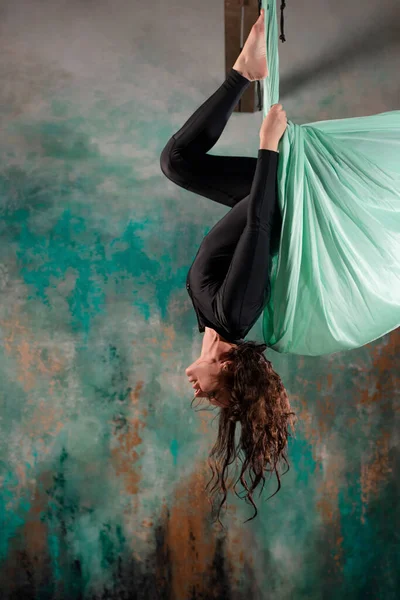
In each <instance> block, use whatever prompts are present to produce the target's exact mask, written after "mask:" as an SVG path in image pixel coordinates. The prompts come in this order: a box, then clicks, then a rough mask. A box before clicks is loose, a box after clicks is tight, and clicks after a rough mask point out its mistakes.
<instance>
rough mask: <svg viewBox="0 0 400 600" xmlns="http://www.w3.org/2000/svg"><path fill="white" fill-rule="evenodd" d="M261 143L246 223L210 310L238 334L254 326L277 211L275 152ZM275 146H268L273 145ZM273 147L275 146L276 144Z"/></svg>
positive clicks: (264, 287)
mask: <svg viewBox="0 0 400 600" xmlns="http://www.w3.org/2000/svg"><path fill="white" fill-rule="evenodd" d="M266 145H270V144H264V143H263V142H261V144H260V149H259V151H258V159H257V167H256V172H255V176H254V180H253V184H252V188H251V192H250V196H249V202H248V209H247V222H246V226H245V228H244V230H243V233H242V235H241V237H240V239H239V241H238V244H237V246H236V249H235V252H234V254H233V257H232V260H231V263H230V267H229V270H228V272H227V274H226V277H225V279H224V281H223V283H222V285H221V286H220V288H219V290H218V292H217V293H216V295H215V298H214V311H215V313H216V316H217V318H218V319H219V320H220V322H222V323H225V324H226V326H227V327H228V328H229V331H232V332H233V331H234V332H235V333H238V334H240V335H241V336H242V337H244V335H245V334H246V333H247V331H249V329H250V328H251V327H252V326H253V325H254V323H255V321H256V320H257V318H258V316H259V315H260V313H261V311H262V309H263V307H264V302H265V296H266V291H267V289H268V284H269V269H270V258H271V248H270V246H271V233H272V229H273V223H274V222H275V223H276V222H277V215H276V211H279V205H278V198H277V171H278V161H279V154H278V152H276V151H275V150H273V149H268V148H266V147H264V146H266ZM274 147H275V145H271V148H274ZM276 147H277V146H276Z"/></svg>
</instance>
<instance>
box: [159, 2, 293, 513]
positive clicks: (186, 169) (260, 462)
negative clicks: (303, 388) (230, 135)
mask: <svg viewBox="0 0 400 600" xmlns="http://www.w3.org/2000/svg"><path fill="white" fill-rule="evenodd" d="M267 75H268V67H267V61H266V44H265V29H264V11H263V10H262V11H261V14H260V17H259V19H258V20H257V21H256V23H255V24H254V25H253V27H252V30H251V32H250V34H249V37H248V38H247V41H246V43H245V45H244V47H243V50H242V52H241V54H240V55H239V57H238V59H237V61H236V62H235V64H234V66H233V68H232V69H231V71H230V72H229V73H228V76H227V78H226V80H225V82H224V83H223V84H222V85H221V87H220V88H219V89H218V90H217V91H216V92H215V93H214V94H213V95H212V96H211V97H210V98H209V99H208V100H207V101H206V102H205V103H204V104H202V105H201V106H200V108H198V109H197V110H196V112H195V113H194V114H193V115H192V116H191V117H190V118H189V120H188V121H187V122H186V123H185V125H184V126H183V127H182V128H181V129H180V130H179V131H178V132H177V133H175V135H173V136H172V138H171V139H170V140H169V142H168V143H167V145H166V146H165V148H164V150H163V152H162V155H161V161H160V162H161V169H162V171H163V173H164V174H165V175H166V176H167V177H168V178H169V179H170V180H171V181H173V182H174V183H176V184H177V185H179V186H181V187H183V188H185V189H187V190H189V191H191V192H194V193H196V194H200V195H201V196H204V197H206V198H209V199H211V200H214V201H215V202H219V203H221V204H224V205H226V206H229V207H231V210H230V211H229V212H228V213H227V214H226V215H225V216H224V217H223V218H222V219H221V220H220V221H219V222H218V223H217V224H216V225H215V226H214V227H213V228H212V229H211V231H210V232H209V233H208V234H207V236H206V237H205V238H204V240H203V242H202V244H201V246H200V248H199V250H198V252H197V255H196V257H195V260H194V262H193V264H192V266H191V268H190V270H189V272H188V276H187V281H186V288H187V290H188V293H189V295H190V297H191V299H192V302H193V306H194V309H195V311H196V315H197V321H198V326H199V331H200V332H204V337H203V345H202V350H201V354H200V356H199V358H198V359H197V360H196V361H195V362H193V363H192V364H191V365H190V366H189V367H187V369H186V375H187V377H188V378H189V381H190V382H191V383H192V384H193V388H194V389H195V390H196V391H195V398H208V399H209V402H210V403H211V404H213V405H215V406H218V407H220V409H221V410H220V420H219V431H218V439H217V442H216V444H215V445H214V447H213V449H212V451H211V454H210V458H213V459H214V465H211V468H212V471H213V478H214V476H215V477H216V482H215V484H214V486H213V487H212V492H215V491H217V492H218V491H219V492H221V493H222V500H221V502H220V504H219V508H218V515H219V512H220V509H221V507H222V505H223V504H224V502H225V500H226V496H227V487H226V476H227V468H228V465H229V464H231V463H232V462H233V460H234V458H235V457H237V456H239V455H241V458H242V457H243V459H242V468H241V473H240V475H239V479H240V482H241V484H242V485H243V487H244V489H245V490H246V499H248V501H249V502H251V504H252V505H253V507H254V508H255V514H254V516H253V517H252V518H254V517H255V516H256V514H257V508H256V506H255V504H254V501H253V492H254V490H255V488H256V487H257V486H258V484H259V483H260V482H262V485H264V483H265V477H264V473H265V472H266V471H268V472H271V473H273V472H274V473H275V474H276V476H277V480H278V489H279V487H280V480H279V473H278V467H279V463H280V461H281V459H282V460H283V461H284V462H286V464H287V461H286V454H285V453H286V446H287V438H288V435H289V427H290V425H291V419H292V414H293V413H291V411H290V405H289V401H288V397H287V393H286V390H285V388H284V386H283V385H282V381H281V379H280V377H279V375H278V374H277V373H276V372H275V371H274V369H273V368H272V365H271V363H270V362H269V361H268V360H267V359H266V358H265V356H264V354H263V351H264V350H265V349H266V345H265V344H257V343H255V342H251V341H244V339H243V338H244V336H245V335H246V334H247V332H248V331H249V330H250V329H251V327H252V326H253V325H254V323H255V322H256V320H257V319H258V317H259V316H260V314H261V312H262V310H263V307H264V304H265V301H266V298H267V294H268V284H267V282H268V274H269V268H270V258H271V254H272V253H274V252H276V242H277V241H278V240H279V233H280V225H281V216H280V212H279V205H278V200H277V167H278V159H279V153H278V144H279V140H280V138H281V137H282V135H283V134H284V132H285V129H286V127H287V119H286V113H285V111H284V110H283V108H282V106H281V105H280V104H277V105H274V106H273V107H272V108H271V110H270V111H269V113H268V115H267V116H266V118H265V119H264V121H263V123H262V127H261V130H260V146H259V151H258V157H257V158H251V157H249V158H247V157H230V156H229V157H228V156H211V155H208V154H207V152H208V151H209V150H210V149H211V148H212V147H213V146H214V145H215V143H216V142H217V140H218V139H219V137H220V136H221V134H222V131H223V130H224V128H225V125H226V123H227V121H228V119H229V117H230V116H231V114H232V112H233V109H234V107H235V106H236V104H237V103H238V101H239V99H240V97H241V95H242V94H243V92H244V91H245V90H246V89H247V88H248V86H249V85H250V82H251V81H255V80H260V79H263V78H264V77H266V76H267ZM237 421H240V423H241V439H240V446H239V448H235V428H236V422H237ZM210 464H211V463H210ZM246 471H248V473H247V476H248V479H249V481H248V480H247V478H246ZM213 478H212V479H213ZM239 479H238V480H239ZM209 483H210V482H209ZM235 485H236V484H235Z"/></svg>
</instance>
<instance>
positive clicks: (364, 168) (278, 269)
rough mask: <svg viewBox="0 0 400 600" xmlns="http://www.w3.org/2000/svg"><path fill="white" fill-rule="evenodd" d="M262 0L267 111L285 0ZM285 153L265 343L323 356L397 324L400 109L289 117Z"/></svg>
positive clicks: (275, 82) (275, 98)
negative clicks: (302, 119) (315, 118)
mask: <svg viewBox="0 0 400 600" xmlns="http://www.w3.org/2000/svg"><path fill="white" fill-rule="evenodd" d="M262 5H263V8H264V9H265V19H264V21H265V27H266V43H267V60H268V67H269V76H268V77H266V78H265V79H264V80H263V92H264V107H263V112H264V116H266V115H267V113H268V111H269V109H270V107H271V106H272V104H276V103H278V102H279V57H278V25H277V12H276V2H275V0H263V2H262ZM281 8H282V7H281ZM282 38H283V34H282V36H281V39H282ZM283 41H284V38H283ZM279 152H280V158H279V167H278V194H279V205H280V208H281V212H282V219H283V224H282V234H281V239H280V245H279V249H278V251H277V253H276V254H275V256H274V257H273V259H272V268H271V286H270V290H271V293H270V296H269V300H268V301H267V303H266V305H265V308H264V313H263V337H264V340H265V343H266V344H267V345H268V346H270V347H272V348H273V349H274V350H276V351H277V352H284V353H288V352H290V353H293V354H303V355H309V356H317V355H323V354H331V353H334V352H338V351H341V350H347V349H351V348H358V347H360V346H363V345H364V344H367V343H369V342H372V341H373V340H376V339H377V338H379V337H381V336H383V335H385V334H386V333H388V332H390V331H392V330H394V329H396V328H397V327H398V326H399V325H400V110H397V111H392V112H385V113H381V114H377V115H372V116H365V117H356V118H349V119H339V120H332V121H320V122H317V123H309V124H307V125H295V124H294V123H292V122H291V121H290V120H289V123H288V127H287V129H286V132H285V134H284V136H283V138H282V139H281V142H280V145H279Z"/></svg>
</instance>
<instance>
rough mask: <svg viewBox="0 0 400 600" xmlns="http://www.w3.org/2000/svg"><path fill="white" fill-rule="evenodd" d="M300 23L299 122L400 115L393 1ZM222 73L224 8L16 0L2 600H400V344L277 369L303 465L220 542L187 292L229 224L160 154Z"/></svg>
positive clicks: (248, 141) (291, 90)
mask: <svg viewBox="0 0 400 600" xmlns="http://www.w3.org/2000/svg"><path fill="white" fill-rule="evenodd" d="M288 4H289V6H288V9H287V12H286V15H287V16H286V33H287V40H288V41H287V43H286V44H284V45H281V46H280V53H281V66H282V69H281V72H282V97H281V100H282V102H283V104H284V106H285V108H286V110H287V112H288V115H290V118H291V119H292V120H293V121H294V122H297V123H302V122H310V121H316V120H320V119H325V118H331V117H332V118H341V117H346V116H357V115H363V114H372V113H374V112H383V111H385V110H390V109H393V108H399V84H398V73H399V71H400V69H399V66H400V64H399V54H400V53H399V45H400V35H399V21H400V19H399V9H398V3H396V0H385V1H378V0H370V1H369V2H368V3H363V5H362V7H361V5H360V3H349V2H348V1H346V2H345V1H343V0H340V1H339V0H335V1H331V0H324V1H322V2H321V1H320V0H303V1H302V2H301V3H297V5H295V3H294V2H293V3H290V2H289V3H288ZM292 4H293V6H292ZM300 4H301V6H299V5H300ZM223 65H224V47H223V3H222V0H221V1H220V2H218V3H216V2H214V1H213V0H202V2H201V3H195V2H193V1H191V2H184V1H183V0H169V1H168V2H165V1H161V0H158V1H153V2H149V3H138V2H135V1H132V0H99V1H98V2H93V1H91V0H86V1H83V0H81V1H80V2H78V0H74V1H72V0H69V1H67V0H64V1H63V0H52V1H50V0H41V1H39V0H25V1H21V0H19V1H18V0H13V1H11V0H2V3H1V7H0V81H1V86H0V119H1V137H0V202H1V204H0V207H1V220H0V228H1V235H0V294H1V302H0V335H1V341H2V343H1V347H0V352H1V360H0V370H1V374H0V377H1V385H0V399H1V412H0V427H1V431H0V477H1V483H2V485H1V489H0V561H1V563H0V597H1V598H2V599H3V598H4V599H6V598H7V599H8V598H10V599H11V598H13V599H17V598H23V599H24V600H25V599H26V600H29V599H31V598H32V599H50V598H57V599H66V600H76V599H78V598H79V599H85V600H86V599H89V598H90V599H93V600H94V599H95V598H96V599H99V598H103V599H107V600H108V599H111V600H116V599H118V600H122V599H124V600H125V599H126V600H128V599H129V600H131V599H134V598H138V599H140V600H142V599H143V600H148V599H156V598H157V599H162V600H164V599H171V600H188V599H200V598H202V599H211V598H213V599H225V598H229V599H230V598H232V599H234V600H241V599H244V598H246V599H248V598H251V599H260V600H261V599H262V600H264V599H269V598H278V599H279V600H288V599H291V600H292V599H294V600H298V599H303V598H304V599H313V600H314V599H324V600H325V599H330V598H332V599H335V598H351V599H353V598H354V599H356V598H357V599H358V598H362V599H364V598H374V599H380V600H381V599H382V600H390V599H392V598H393V599H394V598H398V596H399V589H400V569H399V567H400V545H399V533H398V531H399V529H400V513H399V510H398V506H397V504H398V499H399V483H398V482H399V476H400V453H399V433H398V431H399V424H400V423H399V421H400V414H399V406H400V405H399V391H400V374H399V365H400V358H399V347H400V343H399V342H400V336H399V332H398V331H396V332H393V333H392V334H390V335H388V336H385V337H384V338H382V339H381V340H378V341H376V342H374V343H373V344H370V345H369V346H367V347H364V348H361V349H358V350H354V351H352V352H347V353H341V354H336V355H333V356H330V357H321V358H302V357H295V356H285V355H278V354H276V353H274V352H272V351H271V352H270V353H269V358H270V359H271V360H272V362H273V364H274V367H275V368H276V370H277V371H278V372H279V373H280V374H281V376H282V378H283V380H284V383H285V384H286V386H287V388H288V391H289V394H290V396H291V399H292V403H293V406H294V408H295V410H296V412H297V413H298V416H299V424H298V431H297V437H296V438H295V439H294V440H292V441H291V444H290V458H291V463H292V469H291V471H290V472H289V474H287V475H286V476H285V477H284V479H283V489H282V490H281V492H280V493H279V494H278V495H277V496H275V497H274V498H273V499H272V500H270V501H268V502H265V498H266V496H267V494H268V492H272V491H273V490H274V487H273V485H272V484H271V485H270V486H269V488H268V490H266V491H265V492H264V494H263V497H264V500H263V499H260V500H259V501H258V503H259V507H260V513H259V517H258V518H257V519H256V520H255V521H252V522H250V523H247V524H246V525H243V521H244V520H245V519H246V518H248V517H249V516H251V514H252V511H251V509H250V508H249V507H247V506H245V505H243V504H244V503H242V502H240V501H239V500H238V499H236V498H235V497H233V496H231V498H230V503H229V509H228V511H227V513H226V515H225V517H224V523H225V525H226V530H225V531H224V532H220V531H219V528H218V527H215V526H211V525H210V520H209V505H208V501H207V498H206V496H205V495H204V492H203V488H204V485H205V483H206V482H207V480H208V477H209V471H208V467H207V462H206V459H207V455H208V451H209V449H210V447H211V444H212V442H213V441H214V438H215V435H216V422H215V421H214V422H212V418H213V413H210V412H199V413H195V412H194V411H193V410H192V409H191V408H190V400H191V398H192V396H191V393H190V392H191V388H190V386H188V383H187V380H186V377H185V375H184V367H185V366H187V364H188V363H189V362H191V361H192V360H193V359H194V358H196V356H197V354H198V352H199V349H200V346H201V335H200V334H199V333H198V332H197V328H196V320H195V314H194V312H193V309H192V308H191V305H190V301H189V297H188V296H187V293H186V290H185V286H184V281H185V277H186V272H187V269H188V267H189V265H190V263H191V261H192V259H193V258H194V255H195V253H196V251H197V247H198V245H199V243H200V241H201V239H202V237H203V235H204V234H205V233H206V232H207V231H208V230H209V229H210V228H211V227H212V225H213V224H214V223H215V222H216V221H217V220H218V219H220V218H221V217H222V216H223V215H224V214H225V212H226V208H225V207H222V206H219V205H213V203H211V202H209V201H208V200H206V199H204V198H199V197H196V196H195V195H194V194H192V193H190V192H187V191H185V190H182V189H180V188H178V187H176V186H174V185H173V184H172V183H170V182H169V181H167V180H166V179H165V177H163V175H162V174H161V172H160V169H159V163H158V160H159V158H158V157H159V153H160V151H161V149H162V148H163V146H164V144H165V143H166V141H167V139H168V138H169V136H170V135H171V134H172V133H173V132H174V131H175V130H176V129H178V128H179V127H180V126H181V124H183V122H184V121H185V120H186V119H187V118H188V117H189V115H190V114H191V113H192V112H193V111H194V110H195V109H196V108H197V107H198V106H199V105H200V103H201V102H203V101H204V100H205V98H206V97H207V96H209V95H210V94H211V93H213V91H214V90H215V89H216V88H217V87H218V86H219V85H220V83H222V80H223V76H224V72H223ZM260 123H261V113H258V114H255V115H234V116H233V117H232V119H231V121H230V122H229V124H228V126H227V129H226V133H224V135H223V137H222V139H221V141H220V143H219V144H218V146H217V148H216V152H217V153H226V154H238V153H240V154H244V155H252V156H255V155H256V152H257V144H258V129H259V126H260ZM260 331H261V328H260V323H258V324H257V325H256V326H255V328H254V331H253V332H252V335H250V336H249V339H251V338H253V339H255V338H256V339H261V335H260Z"/></svg>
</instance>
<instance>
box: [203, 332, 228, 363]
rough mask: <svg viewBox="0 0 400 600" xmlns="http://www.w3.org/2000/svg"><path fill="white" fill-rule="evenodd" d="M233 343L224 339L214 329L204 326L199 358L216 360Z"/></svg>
mask: <svg viewBox="0 0 400 600" xmlns="http://www.w3.org/2000/svg"><path fill="white" fill-rule="evenodd" d="M235 345H236V344H232V343H231V342H227V341H226V340H224V338H223V337H222V336H221V335H220V334H219V333H217V332H216V331H215V330H214V329H211V328H210V327H206V328H205V332H204V336H203V345H202V348H201V358H203V359H206V360H209V361H211V362H217V361H218V360H219V359H220V357H221V355H222V354H223V353H224V352H228V350H230V349H231V348H232V346H235Z"/></svg>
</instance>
